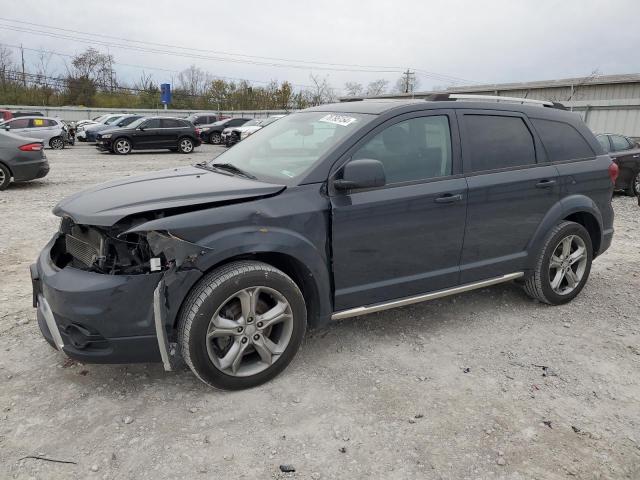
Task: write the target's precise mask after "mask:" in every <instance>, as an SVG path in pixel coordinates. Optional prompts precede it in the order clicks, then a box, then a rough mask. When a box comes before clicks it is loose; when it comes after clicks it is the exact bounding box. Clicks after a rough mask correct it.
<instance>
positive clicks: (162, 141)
mask: <svg viewBox="0 0 640 480" xmlns="http://www.w3.org/2000/svg"><path fill="white" fill-rule="evenodd" d="M201 143H202V142H201V141H200V137H199V132H198V129H197V128H196V127H194V126H193V124H192V123H191V122H189V121H187V120H184V119H181V118H172V117H142V118H139V119H137V120H135V121H134V122H132V123H130V124H129V125H127V126H126V127H122V128H114V129H109V130H105V131H103V132H101V133H98V138H97V143H96V146H97V148H98V150H103V151H108V152H112V153H117V154H119V155H126V154H128V153H130V152H131V150H145V149H162V148H168V149H169V150H171V151H173V152H180V153H191V152H192V151H193V149H194V148H195V147H198V146H200V144H201Z"/></svg>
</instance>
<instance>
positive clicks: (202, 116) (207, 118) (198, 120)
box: [185, 113, 229, 126]
mask: <svg viewBox="0 0 640 480" xmlns="http://www.w3.org/2000/svg"><path fill="white" fill-rule="evenodd" d="M226 118H229V117H228V116H226V115H218V114H216V113H194V114H192V115H189V116H188V117H185V120H189V121H190V122H191V123H193V124H194V125H195V126H198V125H209V124H212V123H215V122H219V121H220V120H224V119H226Z"/></svg>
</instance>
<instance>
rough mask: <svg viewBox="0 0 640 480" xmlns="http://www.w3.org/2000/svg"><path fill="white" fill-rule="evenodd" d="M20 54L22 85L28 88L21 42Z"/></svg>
mask: <svg viewBox="0 0 640 480" xmlns="http://www.w3.org/2000/svg"><path fill="white" fill-rule="evenodd" d="M20 56H21V57H22V85H24V88H27V77H26V76H25V74H24V49H23V48H22V44H20Z"/></svg>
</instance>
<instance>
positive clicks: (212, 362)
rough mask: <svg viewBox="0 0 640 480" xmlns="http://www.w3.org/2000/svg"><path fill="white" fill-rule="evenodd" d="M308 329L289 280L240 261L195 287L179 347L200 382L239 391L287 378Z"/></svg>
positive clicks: (183, 320)
mask: <svg viewBox="0 0 640 480" xmlns="http://www.w3.org/2000/svg"><path fill="white" fill-rule="evenodd" d="M306 328H307V309H306V305H305V301H304V297H303V296H302V292H300V289H299V288H298V286H297V285H296V283H295V282H294V281H293V280H292V279H291V278H290V277H289V276H287V275H286V274H285V273H284V272H282V271H280V270H278V269H276V268H274V267H272V266H270V265H268V264H266V263H262V262H254V261H238V262H233V263H230V264H228V265H224V266H222V267H220V268H218V269H216V270H214V271H213V272H211V273H209V274H208V275H206V276H205V277H204V278H203V279H202V280H201V281H200V282H199V283H198V284H197V285H196V286H195V287H194V289H193V290H192V291H191V293H190V294H189V296H188V297H187V300H186V301H185V304H184V305H183V308H182V310H181V314H180V321H179V333H178V341H179V345H180V348H181V352H182V356H183V358H184V360H185V362H186V363H187V365H188V366H189V368H191V371H192V372H193V373H194V374H195V375H196V376H197V377H198V378H199V379H200V380H202V381H203V382H205V383H206V384H208V385H210V386H212V387H215V388H220V389H224V390H240V389H244V388H251V387H255V386H257V385H260V384H262V383H264V382H267V381H269V380H271V379H272V378H274V377H275V376H276V375H278V374H279V373H280V372H282V370H284V369H285V368H286V366H287V365H289V363H291V361H292V360H293V358H294V357H295V355H296V353H297V351H298V350H299V348H300V345H301V344H302V341H303V339H304V334H305V331H306Z"/></svg>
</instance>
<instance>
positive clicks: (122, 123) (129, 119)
mask: <svg viewBox="0 0 640 480" xmlns="http://www.w3.org/2000/svg"><path fill="white" fill-rule="evenodd" d="M136 120H138V117H124V118H122V120H120V121H119V122H118V127H126V126H127V125H129V124H131V123H133V122H135V121H136Z"/></svg>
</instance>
